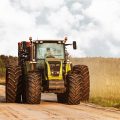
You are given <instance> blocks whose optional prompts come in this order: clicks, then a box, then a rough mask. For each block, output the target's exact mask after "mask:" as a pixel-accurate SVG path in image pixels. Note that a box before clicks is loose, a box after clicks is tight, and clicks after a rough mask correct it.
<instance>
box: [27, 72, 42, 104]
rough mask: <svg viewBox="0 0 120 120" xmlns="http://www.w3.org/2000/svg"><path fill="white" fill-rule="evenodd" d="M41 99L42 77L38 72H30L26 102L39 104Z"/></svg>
mask: <svg viewBox="0 0 120 120" xmlns="http://www.w3.org/2000/svg"><path fill="white" fill-rule="evenodd" d="M40 101H41V77H40V74H39V73H37V72H29V73H28V76H27V80H26V103H28V104H39V103H40Z"/></svg>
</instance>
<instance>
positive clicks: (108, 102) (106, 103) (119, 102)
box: [90, 97, 120, 109]
mask: <svg viewBox="0 0 120 120" xmlns="http://www.w3.org/2000/svg"><path fill="white" fill-rule="evenodd" d="M90 102H91V103H94V104H98V105H101V106H103V107H115V108H119V109H120V99H107V98H102V97H97V98H90Z"/></svg>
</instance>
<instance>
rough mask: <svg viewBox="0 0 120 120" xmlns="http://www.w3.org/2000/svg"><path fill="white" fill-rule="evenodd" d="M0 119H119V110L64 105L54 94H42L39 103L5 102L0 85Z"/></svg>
mask: <svg viewBox="0 0 120 120" xmlns="http://www.w3.org/2000/svg"><path fill="white" fill-rule="evenodd" d="M0 101H1V103H0V120H120V111H119V110H117V109H112V108H111V109H107V108H103V107H97V106H96V105H91V104H84V103H81V104H80V105H65V104H60V103H57V102H56V96H55V95H54V94H42V102H41V104H40V105H28V104H11V103H5V88H4V86H0Z"/></svg>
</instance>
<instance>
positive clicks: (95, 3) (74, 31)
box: [0, 0, 120, 57]
mask: <svg viewBox="0 0 120 120" xmlns="http://www.w3.org/2000/svg"><path fill="white" fill-rule="evenodd" d="M29 36H32V38H33V39H64V37H66V36H67V37H68V43H72V41H76V42H77V50H72V46H70V47H68V52H69V53H70V55H71V56H73V57H120V0H0V38H1V39H0V54H5V55H13V56H17V43H18V42H19V41H26V40H29Z"/></svg>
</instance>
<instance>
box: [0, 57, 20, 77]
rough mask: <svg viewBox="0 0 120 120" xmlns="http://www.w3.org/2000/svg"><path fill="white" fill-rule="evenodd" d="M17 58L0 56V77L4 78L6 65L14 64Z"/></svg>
mask: <svg viewBox="0 0 120 120" xmlns="http://www.w3.org/2000/svg"><path fill="white" fill-rule="evenodd" d="M17 59H18V58H17V57H13V56H5V55H0V77H5V71H6V66H7V65H8V64H16V63H17Z"/></svg>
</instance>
